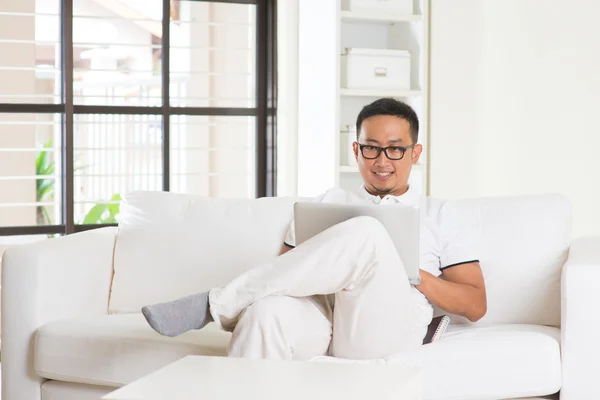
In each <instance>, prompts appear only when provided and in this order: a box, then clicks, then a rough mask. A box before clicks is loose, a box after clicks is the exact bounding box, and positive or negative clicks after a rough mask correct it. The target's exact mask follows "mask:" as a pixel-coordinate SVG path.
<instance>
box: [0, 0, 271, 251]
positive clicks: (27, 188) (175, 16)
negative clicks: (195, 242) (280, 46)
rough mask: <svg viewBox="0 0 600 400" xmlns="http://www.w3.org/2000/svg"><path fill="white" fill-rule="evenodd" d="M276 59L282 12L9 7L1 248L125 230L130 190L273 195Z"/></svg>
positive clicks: (0, 144)
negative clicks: (5, 240) (122, 211)
mask: <svg viewBox="0 0 600 400" xmlns="http://www.w3.org/2000/svg"><path fill="white" fill-rule="evenodd" d="M275 49H276V46H275V0H221V1H192V0H187V1H186V0H182V1H175V0H26V1H19V2H4V3H3V6H2V8H0V52H1V54H4V55H10V56H5V57H2V59H0V236H8V235H21V236H22V235H61V234H69V233H73V232H78V231H82V230H86V229H90V228H95V227H99V226H106V225H111V224H115V223H116V222H118V217H119V204H120V199H121V196H122V195H123V194H125V193H127V192H130V191H133V190H166V191H175V192H179V193H190V194H197V195H203V196H210V197H262V196H272V195H275V172H276V171H275V168H274V167H275V100H276V99H275V94H276V75H275V72H276V71H275ZM15 237H16V236H15ZM36 237H37V236H36ZM0 239H1V238H0ZM11 243H12V242H11ZM0 245H2V240H0Z"/></svg>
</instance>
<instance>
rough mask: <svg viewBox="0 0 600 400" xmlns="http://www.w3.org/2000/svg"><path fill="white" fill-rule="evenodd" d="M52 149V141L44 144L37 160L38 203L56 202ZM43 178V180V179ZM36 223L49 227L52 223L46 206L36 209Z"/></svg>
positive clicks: (36, 186)
mask: <svg viewBox="0 0 600 400" xmlns="http://www.w3.org/2000/svg"><path fill="white" fill-rule="evenodd" d="M49 149H52V139H50V140H48V141H47V142H46V143H44V147H43V148H42V150H41V151H39V152H38V154H37V156H36V159H35V175H36V180H35V201H36V203H45V202H52V201H54V188H55V183H56V179H55V178H54V172H55V171H56V163H55V161H54V158H53V157H52V155H51V154H50V153H51V152H50V151H49ZM42 177H43V178H42ZM36 222H37V224H38V225H48V224H50V223H51V220H50V215H49V214H48V210H47V209H46V207H45V206H41V205H38V206H37V207H36Z"/></svg>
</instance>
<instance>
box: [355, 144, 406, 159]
mask: <svg viewBox="0 0 600 400" xmlns="http://www.w3.org/2000/svg"><path fill="white" fill-rule="evenodd" d="M354 143H356V144H357V145H358V148H359V150H360V154H361V155H362V156H363V158H364V159H365V160H377V159H378V158H379V156H380V155H381V151H383V154H385V156H386V157H387V159H388V160H391V161H400V160H402V159H403V158H404V155H405V154H406V150H408V149H412V148H414V147H415V146H416V145H417V143H413V144H411V145H410V146H406V147H403V146H387V147H379V146H373V145H372V144H361V143H358V142H354ZM365 147H373V148H375V149H377V155H376V156H375V157H373V158H369V157H365V154H364V153H363V149H364V148H365ZM390 148H394V149H402V157H400V158H391V157H390V156H389V155H388V153H387V150H388V149H390Z"/></svg>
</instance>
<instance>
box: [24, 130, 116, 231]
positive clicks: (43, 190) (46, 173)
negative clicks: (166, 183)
mask: <svg viewBox="0 0 600 400" xmlns="http://www.w3.org/2000/svg"><path fill="white" fill-rule="evenodd" d="M52 147H53V142H52V139H50V140H48V141H47V142H46V143H44V145H43V148H42V150H40V151H39V152H38V153H37V156H36V159H35V175H36V180H35V200H36V202H37V203H50V202H53V201H54V194H55V188H56V179H55V176H54V173H55V172H56V161H55V160H54V158H53V157H52V155H51V151H50V149H52ZM84 168H85V167H76V168H75V169H74V170H75V171H77V170H81V169H84ZM110 201H111V202H115V201H121V195H120V194H118V193H117V194H114V195H113V196H112V197H111V198H110ZM119 209H120V204H96V205H94V207H92V208H91V209H90V211H88V212H87V214H86V215H85V217H84V218H83V221H81V222H80V223H82V224H116V223H117V220H116V217H117V215H119ZM36 221H37V224H38V225H49V224H51V223H52V220H51V219H50V214H49V213H48V210H47V209H46V206H43V205H38V206H37V207H36Z"/></svg>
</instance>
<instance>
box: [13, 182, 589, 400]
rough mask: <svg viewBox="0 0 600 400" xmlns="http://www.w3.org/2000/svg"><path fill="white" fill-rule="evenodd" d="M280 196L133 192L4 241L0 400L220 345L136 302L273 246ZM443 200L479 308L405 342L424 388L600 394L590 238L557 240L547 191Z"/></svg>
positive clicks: (216, 275)
mask: <svg viewBox="0 0 600 400" xmlns="http://www.w3.org/2000/svg"><path fill="white" fill-rule="evenodd" d="M294 201H295V199H291V198H275V199H274V198H265V199H259V200H213V199H206V198H196V197H192V196H186V195H176V194H171V193H161V192H136V193H132V194H131V195H129V196H127V198H126V199H125V201H124V203H123V205H122V208H121V217H122V221H121V224H120V226H119V228H118V229H117V228H104V229H98V230H94V231H88V232H85V233H80V234H75V235H70V236H67V237H62V238H57V239H51V240H47V241H44V242H41V243H37V244H32V245H26V246H21V247H15V248H12V249H9V250H8V251H7V252H6V253H5V255H4V258H3V269H2V400H39V399H42V398H43V399H44V400H48V399H52V400H66V399H78V400H81V399H98V398H99V397H100V396H101V395H102V394H104V393H107V392H109V391H111V390H112V388H114V387H118V386H121V385H123V384H126V383H128V382H130V381H132V380H134V379H136V378H138V377H140V376H143V375H145V374H147V373H149V372H151V371H153V370H155V369H157V368H159V367H161V366H164V365H166V364H168V363H170V362H172V361H174V360H177V359H179V358H181V357H182V356H184V355H187V354H201V355H202V354H203V355H224V354H225V352H226V346H227V344H228V341H229V338H230V335H229V334H228V333H225V332H220V331H217V330H216V329H215V328H214V327H212V326H208V327H207V328H206V329H204V330H201V331H194V332H189V333H186V334H184V335H182V336H180V337H177V338H167V337H162V336H160V335H158V334H156V333H154V332H153V331H152V330H151V329H150V328H149V327H148V326H147V325H146V323H145V321H144V320H143V318H142V316H141V314H139V313H138V311H139V309H140V307H141V306H142V305H143V304H146V303H154V302H159V301H165V300H169V299H173V298H176V297H179V296H183V295H186V294H189V293H192V292H196V291H199V290H205V289H208V288H210V287H213V286H218V285H222V284H224V283H225V282H227V281H228V280H229V279H231V278H233V277H234V276H236V275H237V274H239V273H240V272H242V271H244V270H246V269H248V268H250V267H252V266H253V265H254V264H256V263H257V262H258V261H260V260H262V259H265V258H267V257H272V256H274V255H276V253H277V252H278V250H279V249H280V246H281V243H282V240H283V237H284V234H285V231H286V229H287V226H288V223H289V221H290V220H291V218H292V204H293V202H294ZM446 212H458V213H462V214H463V216H462V218H463V220H464V221H465V223H470V224H472V225H473V226H476V227H478V228H477V229H480V230H481V232H480V234H481V235H482V240H483V248H482V254H481V265H482V267H483V271H484V275H485V279H486V283H487V288H488V313H487V315H486V316H485V317H484V318H483V319H482V320H480V321H479V322H478V323H476V324H470V323H468V321H466V320H464V319H461V318H459V317H456V316H453V326H452V327H451V328H450V330H449V331H448V333H447V334H446V335H445V336H444V338H443V340H441V341H440V342H437V343H434V344H430V345H426V346H423V347H422V349H421V350H419V353H420V357H422V360H423V362H424V364H425V371H426V387H425V399H461V400H466V399H506V398H517V397H518V398H520V397H527V396H529V397H532V398H541V397H537V396H544V395H550V394H553V393H556V392H558V391H559V390H560V391H561V398H562V399H563V400H583V399H586V400H587V399H594V398H600V386H599V385H597V382H596V379H597V377H596V375H597V374H596V372H597V371H598V370H599V365H598V360H600V341H599V340H598V332H599V329H600V320H599V319H598V317H597V316H596V315H595V314H594V313H595V309H596V307H597V306H598V304H600V238H583V239H578V240H576V241H573V242H571V240H570V220H571V211H570V205H569V203H568V201H567V200H566V199H565V198H563V197H561V196H558V195H543V196H529V197H518V198H496V199H475V200H463V201H457V202H449V203H448V204H447V205H446V206H444V208H443V211H442V213H441V218H442V219H443V218H444V215H445V213H446ZM390 360H392V361H393V360H394V357H393V356H392V357H391V358H390ZM388 361H389V360H388ZM544 398H545V397H544ZM552 398H555V397H552Z"/></svg>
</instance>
